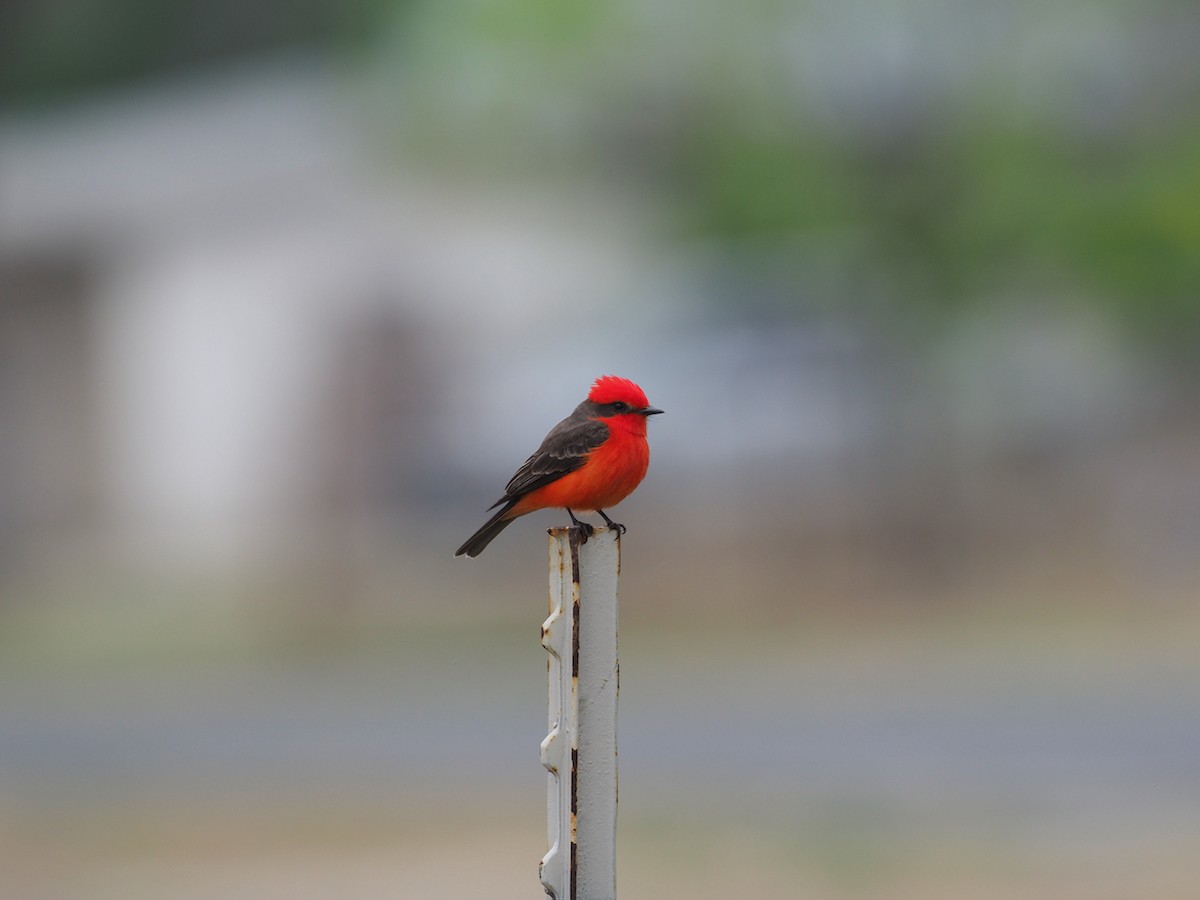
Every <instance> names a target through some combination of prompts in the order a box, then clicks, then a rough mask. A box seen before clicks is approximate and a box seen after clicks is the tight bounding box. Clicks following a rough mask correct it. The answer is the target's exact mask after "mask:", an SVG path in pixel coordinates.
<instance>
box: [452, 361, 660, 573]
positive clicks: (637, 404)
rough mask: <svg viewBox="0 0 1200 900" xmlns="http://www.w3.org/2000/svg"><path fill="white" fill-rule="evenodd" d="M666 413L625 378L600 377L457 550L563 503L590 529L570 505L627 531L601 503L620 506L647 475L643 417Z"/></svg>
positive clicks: (472, 549) (472, 552) (472, 547)
mask: <svg viewBox="0 0 1200 900" xmlns="http://www.w3.org/2000/svg"><path fill="white" fill-rule="evenodd" d="M661 412H662V410H661V409H655V408H654V407H653V406H651V405H650V404H649V402H648V401H647V400H646V395H645V393H643V391H642V389H641V388H640V387H638V386H637V385H636V384H634V383H633V382H632V381H630V380H629V379H628V378H618V377H617V376H615V375H605V376H603V377H601V378H597V379H596V381H595V382H594V383H593V384H592V389H591V390H590V391H589V392H588V395H587V399H586V400H584V401H583V402H582V403H580V404H579V405H578V406H577V407H575V412H573V413H571V415H569V416H567V417H566V418H565V419H563V420H562V421H561V422H559V423H558V424H557V425H555V426H554V427H553V428H552V429H550V433H549V434H548V435H546V439H545V440H544V441H542V446H540V447H538V448H537V452H535V453H534V454H533V456H531V457H529V459H527V460H525V463H524V464H523V465H522V466H521V468H519V469H517V473H516V474H515V475H513V477H512V478H511V479H510V480H509V482H508V486H507V487H505V489H504V496H503V497H501V498H500V499H499V500H497V501H496V502H495V503H493V504H492V505H491V507H490V509H496V507H497V506H499V507H501V508H500V509H499V510H498V511H497V512H496V514H495V515H494V516H492V517H491V518H490V519H488V520H487V522H485V523H484V525H483V527H482V528H480V529H479V530H478V531H477V532H475V533H474V534H473V535H471V536H470V537H469V538H467V542H466V543H465V544H463V545H462V546H461V547H459V548H458V552H457V553H455V554H454V555H455V556H462V555H463V554H464V553H465V554H466V555H467V556H478V555H479V554H480V553H482V552H483V549H484V547H486V546H487V545H488V544H490V543H491V542H492V539H493V538H494V537H495V536H496V535H498V534H499V533H500V532H501V531H503V530H504V529H505V528H507V527H508V524H509V523H510V522H512V520H513V519H515V518H517V517H518V516H523V515H525V514H526V513H531V512H533V511H534V510H535V509H547V508H551V507H562V508H564V509H566V511H567V515H568V516H570V517H571V521H572V522H573V523H574V524H576V525H578V526H580V527H582V528H584V529H585V530H587V531H588V532H589V533H590V531H591V526H590V525H587V524H585V523H583V522H580V521H579V520H578V519H576V518H575V513H573V512H572V511H571V510H573V509H579V510H583V509H593V510H595V511H596V512H598V513H600V515H601V517H602V518H603V519H604V521H605V522H607V523H608V525H609V527H610V528H615V529H616V530H617V531H618V532H623V531H624V530H625V526H624V525H619V524H618V523H616V522H614V521H613V520H612V519H610V518H609V517H608V516H607V514H605V512H604V507H606V506H616V505H617V504H618V503H620V502H621V501H622V500H624V499H625V498H626V497H628V496H629V494H630V493H631V492H632V491H633V489H634V488H635V487H637V486H638V485H639V484H640V483H641V481H642V479H643V478H645V477H646V468H647V466H649V465H650V445H649V444H648V443H647V442H646V418H647V417H648V416H654V415H658V414H659V413H661Z"/></svg>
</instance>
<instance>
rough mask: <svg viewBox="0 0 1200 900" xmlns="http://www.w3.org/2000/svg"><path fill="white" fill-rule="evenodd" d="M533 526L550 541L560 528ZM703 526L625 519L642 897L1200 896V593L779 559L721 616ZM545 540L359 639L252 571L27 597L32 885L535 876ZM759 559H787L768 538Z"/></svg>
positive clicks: (22, 707) (29, 889) (377, 887)
mask: <svg viewBox="0 0 1200 900" xmlns="http://www.w3.org/2000/svg"><path fill="white" fill-rule="evenodd" d="M513 531H514V533H517V532H519V531H523V532H524V533H520V534H517V536H516V538H515V539H516V540H518V541H520V542H521V543H522V544H524V545H529V544H531V543H532V544H540V543H541V541H540V540H539V539H538V534H537V529H536V527H535V526H532V525H526V526H524V527H523V528H521V529H518V528H514V529H513ZM703 540H704V538H703V537H702V536H694V537H692V538H691V539H690V540H684V541H680V542H679V543H678V544H676V543H673V542H672V541H671V539H670V538H669V537H668V536H667V533H666V532H665V531H663V530H658V531H651V530H649V529H646V528H639V529H638V530H637V531H631V533H630V535H629V536H627V537H626V540H625V545H626V552H625V554H624V556H625V559H624V566H623V571H624V577H623V581H622V591H623V601H624V603H623V608H622V650H621V657H622V685H621V687H622V693H621V711H620V715H621V722H620V729H621V737H620V741H621V813H620V815H621V821H620V829H619V833H620V850H619V860H620V861H619V865H620V873H621V875H620V881H621V889H622V892H623V894H625V895H628V896H650V895H663V894H665V895H669V896H688V897H697V898H707V897H712V898H718V897H727V896H729V894H730V893H732V892H735V891H739V890H742V891H744V890H750V891H754V892H756V893H763V894H765V895H768V896H780V897H830V898H839V897H881V898H882V897H906V896H911V897H939V896H945V897H952V896H955V897H961V896H971V897H1018V896H1030V895H1034V896H1065V897H1073V896H1077V897H1114V898H1115V897H1127V896H1186V895H1188V894H1189V893H1191V892H1193V891H1194V890H1196V888H1197V887H1198V886H1200V883H1198V882H1197V881H1196V877H1195V866H1194V863H1193V852H1192V851H1193V849H1194V841H1193V839H1192V837H1193V834H1194V831H1193V826H1194V823H1195V810H1196V809H1197V808H1200V795H1198V794H1197V788H1196V782H1195V778H1194V761H1195V759H1197V758H1198V756H1200V709H1197V700H1196V698H1197V697H1198V696H1200V692H1198V688H1200V664H1198V663H1197V658H1196V655H1195V653H1194V636H1195V633H1196V629H1197V627H1198V626H1200V623H1198V622H1197V621H1196V613H1195V610H1194V608H1193V605H1192V604H1191V603H1190V602H1189V600H1190V599H1191V596H1190V591H1177V592H1176V593H1174V594H1172V593H1171V592H1169V591H1165V590H1162V591H1159V592H1157V593H1147V594H1145V595H1144V596H1141V597H1139V598H1138V601H1137V603H1136V604H1132V603H1131V604H1126V603H1123V602H1112V603H1109V604H1107V605H1105V607H1104V608H1102V609H1100V610H1098V609H1097V607H1096V604H1094V603H1093V602H1092V599H1091V597H1092V596H1093V594H1094V592H1103V591H1104V590H1105V588H1104V586H1103V585H1101V584H1098V583H1097V580H1096V578H1095V577H1094V576H1093V575H1092V574H1090V572H1089V570H1090V568H1091V567H1084V570H1083V571H1075V572H1074V574H1073V577H1071V578H1067V577H1058V578H1054V579H1048V578H1042V577H1031V578H1030V579H1029V580H1027V581H1024V582H1017V583H1009V584H1004V583H997V581H996V580H995V579H992V580H989V581H988V582H987V583H986V586H984V585H976V586H974V587H973V586H972V585H971V584H969V583H968V584H962V583H959V584H956V585H955V586H954V587H953V589H951V590H949V591H947V590H946V589H945V588H940V589H932V590H935V591H937V593H933V594H931V595H930V596H927V597H926V598H925V603H924V604H922V605H921V606H920V607H917V606H916V605H915V604H914V603H913V602H911V598H910V599H909V600H908V601H907V602H906V601H904V600H903V598H900V597H892V598H889V599H888V600H887V601H886V602H880V601H879V600H874V601H869V600H865V599H860V600H859V601H858V603H857V604H855V605H853V606H851V607H850V608H849V609H848V608H847V605H846V604H847V603H851V604H854V601H853V599H852V598H850V597H847V596H834V595H832V594H831V593H829V592H828V591H827V590H826V589H824V588H820V587H812V588H806V586H805V581H804V578H803V572H802V571H801V570H802V568H803V566H801V565H798V564H795V563H793V562H792V561H790V560H785V561H784V565H785V567H787V568H791V567H793V566H795V569H796V572H795V577H796V578H797V584H796V588H797V590H796V593H795V594H793V595H791V596H788V597H783V596H782V595H781V594H780V593H779V584H780V583H781V580H780V579H779V578H778V577H777V576H778V573H777V572H775V573H774V575H775V576H776V577H774V578H773V579H772V580H770V581H769V584H767V585H764V587H763V589H762V590H761V591H760V590H759V589H758V588H756V587H755V585H754V582H753V580H751V581H749V582H748V583H747V592H746V593H745V594H744V595H742V596H741V598H740V599H739V601H738V604H737V605H738V615H737V616H736V617H735V618H730V617H729V616H728V615H727V614H721V615H715V614H714V613H713V611H712V609H713V603H714V602H715V598H716V596H717V594H718V592H719V591H720V590H722V587H720V586H718V587H716V588H715V589H714V588H712V587H710V588H709V597H708V598H707V600H708V602H705V598H704V597H703V596H701V597H700V598H699V601H700V602H699V604H698V610H699V613H698V614H695V615H693V614H692V613H691V610H689V608H688V597H687V596H686V595H685V596H679V594H678V590H679V588H678V587H677V581H678V579H677V578H676V572H677V571H679V569H678V568H677V567H676V565H675V564H674V563H672V562H671V561H670V556H669V555H667V557H666V560H665V561H655V560H654V559H653V556H652V555H651V553H650V551H649V547H651V546H666V547H668V548H670V547H676V548H677V549H680V550H681V552H683V551H686V552H687V553H688V554H691V559H692V565H693V566H694V567H696V568H698V569H699V570H700V573H701V575H702V574H703V573H704V572H705V571H710V572H712V573H714V574H715V573H717V572H719V571H720V569H721V566H720V565H719V564H717V563H711V562H706V560H711V559H713V558H714V555H715V551H708V552H704V553H700V552H697V549H696V548H697V547H698V546H700V545H701V544H702V542H703ZM689 547H690V548H691V549H687V548H689ZM443 555H444V556H447V559H446V565H447V566H450V565H456V563H452V562H451V561H449V559H448V555H447V554H443ZM528 555H529V556H530V557H531V559H530V560H529V562H530V567H529V568H530V572H529V573H528V577H527V578H526V577H525V576H522V577H521V578H520V579H519V581H520V582H521V585H520V587H519V588H511V587H502V588H500V596H499V597H498V598H489V597H488V596H487V594H486V593H482V594H479V595H474V594H460V595H454V594H450V593H446V594H445V595H444V596H441V597H439V598H438V599H439V600H440V602H441V603H442V604H443V606H442V611H438V610H436V609H426V610H425V612H424V613H423V614H421V615H414V614H413V612H412V610H411V609H409V610H405V609H403V608H400V607H396V608H394V609H392V610H391V611H389V612H386V613H376V614H374V615H372V616H371V617H370V618H368V619H360V620H357V621H356V620H354V619H351V620H350V621H348V622H347V621H342V622H340V623H338V624H336V625H335V626H333V627H334V631H333V632H330V630H329V628H328V627H320V628H319V627H317V626H316V624H315V622H314V621H312V620H310V621H308V622H305V621H302V620H296V621H292V620H288V619H287V618H283V619H278V618H276V617H274V616H269V617H268V616H264V615H262V614H261V613H260V614H254V613H247V612H246V610H245V608H242V607H240V606H239V605H237V604H234V603H229V602H227V601H226V602H225V603H224V605H222V601H221V597H228V596H229V595H230V593H231V592H230V591H229V590H228V586H226V588H225V589H222V590H216V591H214V592H213V595H212V596H211V597H208V598H206V599H207V600H209V601H212V602H211V604H206V603H196V604H190V605H189V606H188V607H187V609H186V611H177V612H175V613H172V614H171V615H170V616H164V615H163V613H162V608H161V600H162V596H161V594H160V593H159V592H160V591H164V590H167V587H166V585H163V584H159V585H157V586H147V585H142V586H141V588H140V590H139V591H138V592H137V593H140V594H141V595H142V596H141V599H139V600H137V601H131V600H129V599H128V596H129V595H128V594H126V597H127V599H126V601H125V606H124V608H123V610H119V611H117V612H114V610H117V609H118V608H117V607H116V606H115V604H110V603H104V602H101V603H100V604H99V605H98V606H97V607H93V608H91V609H87V610H84V609H80V608H78V607H77V606H76V605H75V604H73V603H70V602H63V601H60V604H61V605H60V606H59V610H58V612H59V614H58V615H57V616H55V615H48V614H47V609H46V607H45V606H43V608H42V610H41V612H40V613H39V614H38V616H36V617H31V618H29V619H28V620H27V621H25V622H21V621H20V620H17V621H16V622H12V621H10V624H9V627H8V628H7V629H6V637H5V645H4V652H3V663H2V664H0V665H2V675H3V678H2V683H3V687H2V688H0V708H2V709H3V711H4V721H5V728H4V731H3V734H2V735H0V785H2V786H3V795H4V802H3V805H2V808H3V812H2V814H0V844H2V845H3V855H4V857H5V859H7V860H9V861H10V862H9V863H8V864H7V865H6V879H7V884H8V885H9V889H10V890H13V891H15V892H16V893H15V895H20V896H23V897H47V898H49V897H56V898H68V897H79V898H92V897H142V896H144V897H166V896H169V897H200V896H222V897H242V896H246V897H249V896H256V895H261V894H263V893H269V894H286V895H288V896H295V897H308V896H311V897H320V896H328V895H329V894H330V893H332V892H334V891H342V892H346V891H349V892H350V893H351V894H352V895H354V896H406V897H407V896H412V897H420V896H434V895H450V896H463V897H481V896H488V897H510V896H511V897H518V896H528V894H529V893H530V892H531V889H532V887H535V886H536V862H537V859H538V856H539V855H540V853H541V852H543V849H544V847H543V845H544V842H545V837H544V821H543V816H544V812H543V809H544V808H543V799H542V797H543V790H544V779H543V777H542V771H541V769H540V766H539V765H537V754H536V745H537V742H538V740H539V739H540V736H541V734H542V731H543V730H544V729H543V723H544V718H543V717H544V705H543V704H544V699H543V697H544V678H545V674H544V673H545V669H544V654H543V651H542V650H541V648H540V646H539V645H538V643H537V626H538V623H539V622H540V619H541V617H542V615H543V604H544V589H542V590H541V591H539V585H538V584H537V583H536V582H537V580H538V578H537V574H538V573H537V571H536V570H537V569H538V566H537V565H536V558H535V557H536V554H528ZM777 561H778V560H777ZM394 562H395V563H396V564H397V565H400V566H403V565H404V564H405V560H394ZM458 562H461V561H458ZM411 564H412V566H413V568H414V569H416V570H420V569H421V567H422V565H424V564H423V563H422V562H420V561H418V560H413V561H411ZM745 565H748V566H749V565H750V563H745ZM754 565H755V566H756V567H759V568H760V569H761V571H763V572H766V573H771V569H770V566H771V558H770V556H769V555H767V554H764V556H763V558H762V559H761V560H758V561H756V562H755V563H754ZM1097 568H1101V567H1097ZM446 571H447V572H450V571H451V569H449V568H447V570H446ZM451 583H452V582H451ZM771 585H773V586H774V587H773V588H772V587H771ZM107 587H108V588H109V589H112V590H119V591H122V592H124V591H125V590H126V588H127V587H128V585H121V584H120V583H119V582H115V583H113V584H111V585H109V586H107ZM526 588H527V591H526V590H525V589H526ZM510 590H514V591H515V592H516V593H522V592H524V593H525V596H520V597H516V596H514V597H513V598H508V597H506V596H504V595H505V594H506V593H507V592H508V591H510ZM698 590H699V589H698V588H696V587H695V586H693V587H692V588H691V591H692V592H693V593H696V592H698ZM401 591H402V587H401V586H398V591H397V593H400V592H401ZM772 591H773V593H772ZM985 591H986V593H987V596H985V593H984V592H985ZM1081 592H1083V593H1081ZM233 593H236V591H234V592H233ZM664 594H667V595H670V596H671V598H672V600H671V601H669V602H668V603H667V605H666V606H665V607H663V606H656V605H654V604H652V603H651V602H650V601H651V600H652V599H653V598H658V597H661V596H663V595H664ZM43 599H44V600H46V601H48V605H49V606H50V607H53V605H54V601H53V600H52V599H51V598H43ZM198 599H200V598H198ZM509 599H511V600H512V601H513V602H512V604H511V605H509V604H508V600H509ZM97 600H99V601H103V600H105V591H104V590H101V591H99V593H98V595H97ZM518 607H521V609H518ZM914 609H920V610H921V611H919V612H916V613H914V612H913V611H914ZM114 614H116V615H119V616H120V619H119V622H120V625H119V626H117V625H114V623H113V622H112V621H111V617H112V616H113V615H114ZM331 635H332V636H331ZM464 860H466V862H464Z"/></svg>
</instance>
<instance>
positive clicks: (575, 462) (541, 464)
mask: <svg viewBox="0 0 1200 900" xmlns="http://www.w3.org/2000/svg"><path fill="white" fill-rule="evenodd" d="M606 440H608V426H607V425H605V424H604V423H603V422H599V421H597V420H596V419H593V418H590V417H589V416H588V415H587V414H586V412H583V411H581V410H578V409H577V410H575V412H574V413H573V414H572V415H570V416H569V417H567V418H566V419H563V420H562V421H561V422H559V423H558V424H557V425H555V426H554V428H552V429H551V430H550V433H549V434H548V435H546V439H545V440H544V441H542V446H540V447H538V448H537V450H536V452H534V454H533V455H532V456H531V457H529V459H527V460H525V462H524V464H523V465H522V466H521V468H519V469H517V472H516V474H515V475H513V477H512V478H511V479H509V482H508V485H507V486H506V487H505V488H504V496H503V497H501V498H500V499H499V500H498V501H496V503H495V504H494V506H499V505H500V504H501V503H505V502H507V501H509V500H512V499H514V498H516V497H521V496H524V495H525V494H528V493H529V492H530V491H536V490H537V489H538V488H540V487H543V486H545V485H547V484H549V483H550V482H552V481H557V480H558V479H559V478H562V477H563V476H564V475H566V474H567V473H568V472H574V471H575V470H576V469H578V468H579V467H580V466H582V465H583V462H584V460H585V459H586V458H587V454H588V453H590V452H591V451H592V450H594V449H596V448H597V447H599V446H600V445H601V444H603V443H604V442H605V441H606Z"/></svg>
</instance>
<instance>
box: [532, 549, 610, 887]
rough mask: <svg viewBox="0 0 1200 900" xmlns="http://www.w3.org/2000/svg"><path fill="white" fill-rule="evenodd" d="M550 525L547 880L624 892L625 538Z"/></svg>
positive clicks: (545, 633) (545, 632)
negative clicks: (620, 698)
mask: <svg viewBox="0 0 1200 900" xmlns="http://www.w3.org/2000/svg"><path fill="white" fill-rule="evenodd" d="M581 536H582V535H581V532H580V529H578V528H574V527H572V528H551V529H550V616H549V617H548V618H547V619H546V621H545V622H544V623H543V624H542V646H544V647H545V648H546V650H547V651H548V652H549V654H550V658H549V663H548V668H549V687H550V697H549V700H550V702H549V717H548V718H549V725H550V733H549V734H547V735H546V738H545V740H543V741H542V749H541V757H542V765H544V766H545V767H546V769H547V770H548V771H549V774H548V776H547V792H546V820H547V835H548V840H549V845H550V849H549V851H548V852H547V853H546V855H545V856H544V857H543V858H542V864H541V872H540V874H541V880H542V886H543V887H544V888H545V889H546V893H547V894H548V895H549V896H550V897H553V898H555V900H615V898H616V894H617V875H616V842H617V687H618V682H619V668H618V664H617V576H618V574H619V573H620V569H621V539H620V536H619V535H614V534H613V533H612V531H611V530H610V529H608V528H597V529H596V530H595V533H594V534H593V535H592V537H591V538H589V539H588V540H587V541H586V542H585V543H580V537H581Z"/></svg>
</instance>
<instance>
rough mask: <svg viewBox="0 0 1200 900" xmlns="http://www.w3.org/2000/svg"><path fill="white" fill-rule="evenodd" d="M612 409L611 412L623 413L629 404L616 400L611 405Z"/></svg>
mask: <svg viewBox="0 0 1200 900" xmlns="http://www.w3.org/2000/svg"><path fill="white" fill-rule="evenodd" d="M612 408H613V412H625V410H627V409H629V404H628V403H626V402H625V401H624V400H618V401H616V402H615V403H614V404H613V405H612Z"/></svg>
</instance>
